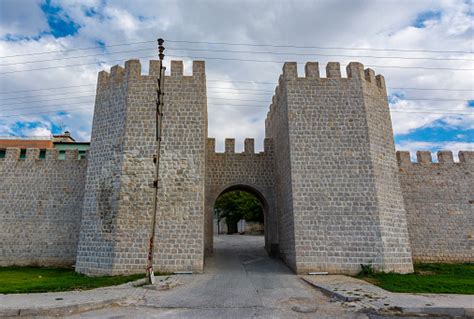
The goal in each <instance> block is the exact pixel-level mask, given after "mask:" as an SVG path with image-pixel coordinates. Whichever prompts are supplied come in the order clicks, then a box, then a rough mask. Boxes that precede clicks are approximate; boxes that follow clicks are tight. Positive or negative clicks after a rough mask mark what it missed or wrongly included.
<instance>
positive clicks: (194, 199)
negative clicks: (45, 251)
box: [76, 60, 207, 275]
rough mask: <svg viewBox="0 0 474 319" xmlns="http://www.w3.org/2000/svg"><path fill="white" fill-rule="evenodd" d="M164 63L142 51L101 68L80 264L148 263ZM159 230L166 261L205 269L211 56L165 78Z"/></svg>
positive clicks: (84, 268)
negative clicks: (146, 63) (207, 63)
mask: <svg viewBox="0 0 474 319" xmlns="http://www.w3.org/2000/svg"><path fill="white" fill-rule="evenodd" d="M158 74H159V64H158V62H157V61H150V68H149V75H141V66H140V62H139V61H138V60H129V61H127V62H126V63H125V68H122V67H119V66H114V67H113V68H112V69H111V72H110V74H109V73H107V72H105V71H102V72H100V73H99V79H98V84H97V95H96V103H95V110H94V120H93V129H92V136H91V149H90V154H89V164H88V170H87V181H86V190H85V195H84V208H83V214H82V222H81V232H80V238H79V245H78V253H77V260H76V270H77V271H78V272H81V273H86V274H90V275H101V274H104V275H114V274H126V273H137V272H144V271H145V266H146V258H147V249H148V240H149V236H150V232H151V229H150V227H151V221H152V209H153V206H152V199H153V172H154V164H153V155H154V153H155V151H156V142H155V108H156V97H157V94H156V89H157V83H158V82H157V76H158ZM164 91H165V95H164V105H165V106H164V109H163V113H164V116H163V136H162V147H161V154H160V158H161V162H160V177H159V192H158V205H159V212H158V216H157V226H156V240H155V251H154V254H155V258H154V260H155V267H156V269H157V270H160V271H181V270H193V271H201V270H202V268H203V255H204V236H203V227H204V226H203V223H204V174H205V145H206V139H207V99H206V81H205V70H204V62H194V63H193V75H192V76H183V64H182V62H174V61H173V62H172V63H171V70H170V75H169V76H166V78H165V89H164Z"/></svg>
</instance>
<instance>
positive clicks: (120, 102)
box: [0, 60, 474, 275]
mask: <svg viewBox="0 0 474 319" xmlns="http://www.w3.org/2000/svg"><path fill="white" fill-rule="evenodd" d="M183 69H184V68H183V63H182V62H181V61H172V62H171V70H170V72H169V74H170V75H167V76H166V78H165V88H164V92H165V95H164V108H163V122H162V125H163V135H162V140H161V152H160V156H159V158H160V163H159V164H160V166H159V168H160V172H159V181H158V185H159V189H158V196H157V201H158V207H159V208H158V214H157V223H156V228H155V232H156V236H155V249H154V265H155V270H159V271H194V272H200V271H202V270H203V265H204V255H205V254H208V255H209V254H211V253H212V215H213V206H214V203H215V201H216V199H217V197H218V196H219V195H220V194H222V193H225V192H226V191H230V190H237V189H239V190H247V191H250V192H251V193H253V194H255V195H256V196H257V197H259V198H260V199H261V201H262V202H263V204H264V211H265V245H266V248H267V251H268V252H270V253H273V254H276V253H278V254H279V255H280V257H281V258H282V259H283V260H284V261H285V262H286V263H287V264H288V265H289V266H290V267H291V268H293V269H294V270H295V271H296V272H299V273H305V272H308V271H328V272H331V273H355V272H357V271H359V269H360V264H373V265H374V267H375V268H376V269H380V270H385V271H396V272H410V271H412V269H413V267H412V256H413V259H414V260H417V261H474V253H473V249H474V248H473V242H474V241H473V236H474V230H473V226H472V225H474V220H473V216H474V214H473V207H474V204H473V200H474V199H473V198H472V196H473V189H474V184H473V183H474V182H473V181H474V179H473V177H472V175H473V174H474V173H473V166H474V164H473V162H474V160H473V159H474V155H473V154H474V153H473V152H461V153H460V154H459V159H460V162H459V163H458V162H454V160H453V157H452V154H451V153H450V152H446V151H443V152H440V153H439V155H438V163H433V161H432V159H431V154H430V153H429V152H418V153H417V158H418V161H419V163H411V161H410V154H408V153H407V152H399V153H398V154H397V156H395V150H394V142H393V132H392V127H391V121H390V113H389V108H388V103H387V95H386V88H385V81H384V78H383V77H382V76H381V75H377V76H376V75H375V72H374V71H373V70H371V69H365V70H364V67H363V65H362V64H360V63H350V64H349V65H348V67H347V69H346V73H347V77H346V78H344V77H342V76H341V70H340V66H339V63H335V62H334V63H328V65H327V66H326V78H322V77H321V76H320V72H319V65H318V64H317V63H315V62H310V63H308V64H306V66H305V77H298V74H297V65H296V63H291V62H290V63H285V65H284V66H283V74H282V75H281V76H280V79H279V83H278V86H277V88H276V89H275V95H274V96H273V100H272V103H271V105H270V110H269V112H268V115H267V119H266V124H265V130H266V139H265V141H264V151H263V152H260V153H258V154H255V146H254V141H253V139H246V140H245V142H244V145H245V148H244V152H243V153H235V149H234V148H235V140H234V139H226V143H225V152H224V153H216V152H215V141H214V139H207V97H206V77H205V68H204V62H193V74H192V75H184V74H183ZM158 74H159V63H157V61H151V62H150V68H149V75H142V74H141V66H140V62H139V61H138V60H130V61H127V62H126V63H125V67H124V68H122V67H120V66H114V67H112V69H111V70H110V73H107V72H104V71H102V72H100V73H99V78H98V84H97V96H96V105H95V111H94V120H93V130H92V140H91V149H90V154H89V156H88V160H87V161H86V160H77V153H74V152H70V153H68V158H67V159H66V160H65V161H59V160H57V154H56V152H55V151H54V150H52V151H48V154H47V157H46V159H39V157H38V152H39V150H28V153H27V156H26V159H24V160H23V159H19V155H20V154H19V153H20V150H18V149H8V150H7V152H6V157H5V158H0V177H1V179H0V264H1V265H5V264H34V263H39V264H44V265H50V264H64V265H71V264H73V263H74V261H75V262H76V269H77V271H78V272H81V273H86V274H89V275H102V274H108V275H113V274H127V273H137V272H143V271H145V266H146V259H147V251H148V244H149V237H150V234H151V224H152V216H153V194H154V188H153V180H154V168H155V166H154V162H153V158H154V155H155V153H156V147H157V145H156V136H155V110H156V100H157V92H156V90H157V87H158V82H157V75H158ZM397 159H398V165H397ZM86 169H87V172H86ZM405 209H406V211H405ZM81 211H82V218H81ZM79 225H80V230H79ZM78 237H79V239H78ZM76 247H77V255H76ZM76 257H77V258H76Z"/></svg>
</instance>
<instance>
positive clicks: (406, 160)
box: [397, 151, 411, 164]
mask: <svg viewBox="0 0 474 319" xmlns="http://www.w3.org/2000/svg"><path fill="white" fill-rule="evenodd" d="M397 161H398V163H399V164H411V159H410V152H407V151H397Z"/></svg>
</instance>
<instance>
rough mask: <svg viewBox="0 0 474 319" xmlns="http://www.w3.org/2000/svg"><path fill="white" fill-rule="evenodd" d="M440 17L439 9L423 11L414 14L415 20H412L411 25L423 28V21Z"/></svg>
mask: <svg viewBox="0 0 474 319" xmlns="http://www.w3.org/2000/svg"><path fill="white" fill-rule="evenodd" d="M440 19H441V11H425V12H422V13H420V14H418V15H417V16H416V19H415V21H414V22H413V26H414V27H415V28H419V29H420V28H424V27H425V26H426V25H425V22H426V21H428V20H440Z"/></svg>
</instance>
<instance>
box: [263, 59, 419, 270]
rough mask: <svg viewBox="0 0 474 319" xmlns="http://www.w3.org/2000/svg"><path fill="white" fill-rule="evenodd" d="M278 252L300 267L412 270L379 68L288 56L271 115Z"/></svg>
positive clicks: (268, 124) (268, 134)
mask: <svg viewBox="0 0 474 319" xmlns="http://www.w3.org/2000/svg"><path fill="white" fill-rule="evenodd" d="M266 137H267V138H272V139H273V143H274V158H275V162H274V164H275V168H274V170H275V185H276V186H275V193H276V206H277V215H278V227H279V228H278V230H279V241H280V242H279V244H280V255H281V256H282V258H283V259H284V260H285V261H286V262H287V264H288V265H290V267H292V268H293V269H294V270H295V271H296V272H298V273H305V272H308V271H329V272H331V273H355V272H358V271H359V270H360V264H373V265H374V267H375V268H376V269H383V270H385V271H396V272H410V271H412V270H413V266H412V260H411V252H410V246H409V239H408V232H407V222H406V216H405V215H406V213H405V209H404V203H403V197H402V193H401V188H400V184H399V180H398V175H397V174H398V171H397V170H398V167H397V162H396V157H395V148H394V141H393V132H392V126H391V120H390V113H389V108H388V103H387V94H386V88H385V83H384V79H383V77H382V76H380V75H377V76H375V74H374V71H373V70H371V69H366V70H365V71H364V67H363V65H362V64H360V63H354V62H353V63H350V64H349V65H348V66H347V78H342V77H341V70H340V66H339V63H328V65H327V67H326V78H321V77H320V75H319V67H318V64H317V63H307V64H306V66H305V77H298V75H297V65H296V63H285V65H284V67H283V74H282V75H281V76H280V80H279V85H278V87H277V88H276V91H275V95H274V97H273V103H272V105H271V106H270V111H269V113H268V116H267V120H266Z"/></svg>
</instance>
